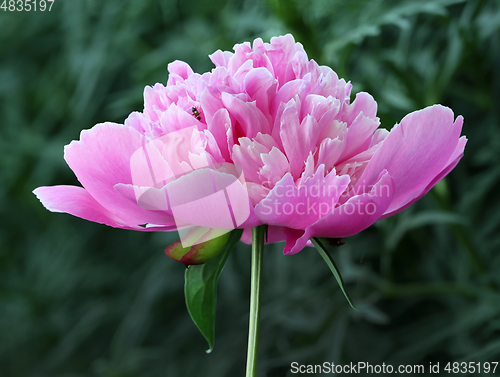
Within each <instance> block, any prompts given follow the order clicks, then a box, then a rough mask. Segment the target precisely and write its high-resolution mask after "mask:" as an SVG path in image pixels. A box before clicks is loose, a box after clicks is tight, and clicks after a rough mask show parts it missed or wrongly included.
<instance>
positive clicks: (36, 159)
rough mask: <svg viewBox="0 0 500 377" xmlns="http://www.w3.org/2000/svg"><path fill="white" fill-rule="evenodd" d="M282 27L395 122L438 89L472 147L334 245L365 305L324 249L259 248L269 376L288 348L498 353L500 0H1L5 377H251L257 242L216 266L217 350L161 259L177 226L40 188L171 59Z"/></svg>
mask: <svg viewBox="0 0 500 377" xmlns="http://www.w3.org/2000/svg"><path fill="white" fill-rule="evenodd" d="M287 32H291V33H293V34H294V36H295V38H296V39H297V40H298V41H300V42H301V43H302V44H303V45H304V47H305V49H306V51H307V52H308V53H309V56H310V57H311V58H314V59H315V60H317V61H318V62H319V63H321V64H327V65H329V66H331V67H332V68H333V69H334V70H336V71H337V72H338V73H339V75H340V76H341V77H344V78H346V79H347V80H351V82H352V83H353V85H354V90H353V91H354V92H357V91H360V90H366V91H369V92H370V93H371V94H372V95H373V96H374V97H375V99H376V100H377V101H378V103H379V116H380V117H381V119H382V125H383V126H384V127H386V128H391V127H392V125H393V124H395V123H396V122H398V121H399V120H400V119H401V118H402V117H403V116H404V115H405V114H406V113H408V112H411V111H414V110H417V109H420V108H422V107H425V106H427V105H430V104H433V103H442V104H445V105H447V106H450V107H451V108H452V109H453V110H454V112H455V114H456V115H458V114H462V115H463V116H464V118H465V126H464V134H466V135H467V136H468V138H469V143H468V145H467V147H466V151H465V156H464V158H463V159H462V161H461V162H460V164H459V165H458V167H457V168H456V169H455V170H454V171H453V172H452V173H451V174H450V175H449V176H448V177H447V178H446V180H445V181H443V182H442V183H440V184H439V185H438V186H437V187H436V188H435V189H433V190H432V191H431V192H430V193H429V194H428V195H427V196H426V197H425V198H423V199H422V200H420V201H419V202H418V203H417V204H416V205H414V206H413V207H411V208H410V209H408V210H407V211H405V212H403V213H401V214H399V215H397V216H395V217H393V218H389V219H385V220H383V221H379V222H378V223H377V224H376V225H375V226H373V227H371V228H369V229H368V230H366V231H364V232H362V233H361V234H359V235H357V236H355V237H351V238H349V239H346V240H345V241H346V245H344V246H342V247H340V248H338V249H335V250H334V251H333V253H334V256H335V259H336V260H337V262H338V265H339V267H340V269H341V271H342V273H343V275H344V278H345V281H346V282H347V285H348V288H349V291H350V292H351V295H352V298H353V300H354V301H355V303H356V305H357V306H359V308H360V309H361V310H362V311H363V312H364V313H365V314H363V315H361V314H359V313H357V312H355V311H354V310H352V309H350V308H349V305H348V304H347V302H346V300H345V299H344V297H343V295H342V293H341V291H340V289H339V288H338V285H337V284H336V282H335V280H334V278H333V276H332V275H331V273H330V271H329V270H328V268H327V266H326V265H325V264H324V262H323V261H322V260H321V258H320V256H319V255H318V253H317V252H316V251H315V250H314V249H309V248H307V249H305V250H303V251H302V252H301V253H299V254H297V255H295V256H287V257H284V256H283V255H282V247H283V245H281V244H278V245H273V246H271V247H267V248H266V251H265V259H264V269H265V271H264V275H263V298H262V317H261V336H260V350H259V351H260V358H259V373H260V374H259V375H260V376H269V377H274V376H276V377H278V376H291V375H292V374H291V373H290V363H291V362H292V361H297V362H299V363H301V364H313V363H322V362H324V361H330V362H335V363H341V364H346V363H349V362H351V361H352V362H357V361H366V362H370V363H372V364H382V362H385V363H386V364H392V365H394V366H397V365H399V364H412V365H413V364H423V365H425V366H426V370H427V369H428V368H427V366H428V365H429V362H433V363H436V362H440V366H441V371H442V370H443V367H444V366H445V364H446V362H448V361H467V362H468V361H476V362H483V361H500V337H499V335H500V294H499V289H500V277H499V276H500V253H499V250H500V234H499V224H500V198H499V194H498V193H499V190H500V185H499V183H500V126H499V116H500V70H499V67H500V1H498V0H489V1H460V0H404V1H390V0H373V1H362V0H354V1H352V0H351V1H345V0H338V1H337V0H336V1H333V0H330V1H327V0H324V1H320V0H314V1H313V0H311V1H299V0H269V1H264V0H261V1H250V0H247V1H238V0H218V1H197V0H192V1H183V2H181V1H175V0H147V1H145V0H141V1H139V0H130V1H120V0H106V1H97V0H56V1H55V3H54V4H53V8H52V11H51V12H50V13H49V12H47V11H46V12H44V13H42V12H37V13H33V12H31V13H28V12H8V11H7V12H5V11H3V10H0V169H1V171H0V202H1V206H0V211H1V212H0V215H1V216H0V224H1V225H0V376H2V377H3V376H5V377H11V376H13V377H14V376H15V377H17V376H19V377H20V376H30V377H31V376H33V377H35V376H44V377H45V376H47V377H48V376H50V377H63V376H64V377H77V376H78V377H80V376H82V377H83V376H99V377H101V376H102V377H104V376H106V377H128V376H145V377H150V376H151V377H153V376H169V377H170V376H173V377H175V376H188V377H197V376H203V377H212V376H213V377H221V376H229V377H233V376H236V377H237V376H243V375H244V366H245V357H246V337H247V321H248V309H249V307H248V306H249V304H248V301H249V269H250V268H249V266H250V250H249V247H248V246H246V245H243V244H241V245H240V246H239V247H238V249H237V250H235V252H234V253H233V255H231V257H230V259H229V262H228V265H227V267H226V269H225V270H224V271H223V274H222V276H221V280H220V285H219V302H218V312H217V327H216V344H215V350H214V352H213V353H212V354H210V355H206V354H205V350H206V348H207V345H206V343H205V341H204V339H203V337H202V336H201V335H200V334H199V333H198V331H197V329H196V327H195V326H194V325H193V324H192V322H191V320H190V318H189V315H188V313H187V311H186V309H185V306H184V301H183V273H184V271H183V270H184V266H183V265H181V264H179V263H176V262H174V261H172V260H170V259H169V258H167V257H166V256H165V255H164V253H163V250H164V249H165V247H167V246H168V245H169V244H170V243H171V242H173V241H174V240H175V239H176V234H174V233H148V234H145V233H140V232H132V231H126V230H119V229H112V228H109V227H106V226H104V225H99V224H94V223H90V222H87V221H84V220H81V219H78V218H74V217H72V216H70V215H65V214H54V213H50V212H48V211H46V210H45V209H44V208H43V207H42V205H41V204H40V203H39V202H38V200H37V199H36V198H35V196H34V195H33V194H32V193H31V191H32V190H33V189H34V188H36V187H38V186H42V185H54V184H78V182H77V181H76V179H75V177H74V175H73V174H72V172H71V170H70V169H69V168H68V167H67V165H66V164H65V162H64V160H63V146H64V145H66V144H68V143H69V142H70V141H71V140H73V139H78V138H79V133H80V131H81V130H82V129H87V128H90V127H92V126H93V125H94V124H96V123H99V122H103V121H115V122H123V120H124V119H125V118H126V116H127V115H128V113H130V112H131V111H134V110H138V111H141V110H142V106H143V102H142V92H143V88H144V86H146V85H152V84H154V83H155V82H163V83H165V82H166V80H167V72H166V65H167V64H168V63H169V62H171V61H173V60H175V59H179V60H184V61H186V62H188V63H189V64H190V65H191V66H192V67H193V69H194V70H195V71H197V72H203V71H206V70H210V69H211V67H212V65H211V62H210V61H209V59H208V57H207V55H208V54H210V53H212V52H213V51H215V50H216V49H223V50H229V49H231V48H232V46H233V45H234V44H235V43H240V42H243V41H248V40H253V39H254V38H256V37H262V38H263V39H264V40H265V41H269V39H270V37H272V36H274V35H281V34H284V33H287ZM424 168H425V167H424ZM499 373H500V367H499V368H498V370H497V372H496V374H497V375H498V374H499ZM442 374H444V373H442ZM475 375H479V374H477V373H476V374H475Z"/></svg>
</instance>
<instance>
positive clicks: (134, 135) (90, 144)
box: [64, 123, 171, 226]
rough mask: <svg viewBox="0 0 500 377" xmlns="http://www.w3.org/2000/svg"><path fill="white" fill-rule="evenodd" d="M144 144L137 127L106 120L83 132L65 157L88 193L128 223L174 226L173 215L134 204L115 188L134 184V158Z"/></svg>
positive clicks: (65, 153)
mask: <svg viewBox="0 0 500 377" xmlns="http://www.w3.org/2000/svg"><path fill="white" fill-rule="evenodd" d="M144 145H146V140H145V138H144V137H143V136H142V135H141V134H139V133H138V132H137V131H136V130H134V129H132V128H129V127H125V126H122V125H119V124H113V123H103V124H98V125H96V126H94V127H93V128H92V129H90V130H85V131H82V133H81V138H80V141H72V142H71V143H70V144H69V145H67V146H66V147H65V149H64V158H65V159H66V162H67V163H68V165H69V166H70V168H71V169H72V170H73V172H74V173H75V175H76V176H77V178H78V180H79V181H80V182H81V183H82V185H83V186H84V187H85V189H86V190H87V191H88V193H89V194H90V195H91V196H92V197H93V198H94V199H95V200H96V201H97V202H98V203H99V204H100V205H102V206H103V207H104V208H106V209H107V210H108V211H109V212H111V213H113V214H114V215H115V216H116V217H117V218H120V219H122V221H123V222H124V223H126V224H127V225H129V226H134V225H139V224H146V223H152V224H159V225H170V224H171V221H170V218H169V216H166V215H165V214H162V213H161V212H158V211H148V210H146V209H143V208H141V207H139V206H138V205H134V204H133V203H131V202H130V201H129V200H127V199H126V198H124V197H123V196H122V195H120V193H118V192H117V191H116V190H115V189H114V186H115V185H116V184H118V183H124V184H133V182H132V175H131V167H130V159H131V157H132V155H133V154H134V152H136V151H137V150H138V149H140V148H142V147H143V146H144Z"/></svg>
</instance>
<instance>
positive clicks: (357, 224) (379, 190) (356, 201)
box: [283, 171, 394, 254]
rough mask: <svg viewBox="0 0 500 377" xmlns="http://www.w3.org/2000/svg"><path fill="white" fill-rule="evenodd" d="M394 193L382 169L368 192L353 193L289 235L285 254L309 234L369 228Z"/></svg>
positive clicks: (347, 233)
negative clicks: (336, 205)
mask: <svg viewBox="0 0 500 377" xmlns="http://www.w3.org/2000/svg"><path fill="white" fill-rule="evenodd" d="M393 194H394V183H393V180H392V178H391V176H390V175H389V174H388V173H387V171H383V172H382V173H381V174H380V177H379V179H378V181H377V183H376V184H375V185H374V186H373V187H372V189H371V190H370V192H368V193H364V194H362V195H358V196H354V197H352V198H351V199H349V200H348V201H347V202H345V203H344V204H342V205H341V206H339V207H337V208H335V210H334V212H333V213H332V214H330V215H328V216H326V217H324V218H322V219H321V220H319V221H317V222H316V223H314V224H313V225H311V226H310V227H308V228H306V229H305V232H304V234H303V235H300V232H296V234H295V237H293V235H292V234H288V237H287V243H286V245H285V249H284V250H283V253H284V254H296V253H298V252H299V251H300V250H302V249H303V248H304V247H305V246H306V245H307V242H308V241H309V239H310V238H312V237H328V238H342V237H349V236H352V235H354V234H356V233H359V232H361V231H362V230H364V229H366V228H368V227H369V226H370V225H372V224H373V223H374V222H375V221H377V220H378V219H379V218H380V216H382V214H383V213H384V212H385V210H386V209H387V207H388V206H389V204H390V203H391V200H392V198H393Z"/></svg>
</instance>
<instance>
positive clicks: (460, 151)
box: [382, 136, 467, 218]
mask: <svg viewBox="0 0 500 377" xmlns="http://www.w3.org/2000/svg"><path fill="white" fill-rule="evenodd" d="M466 143H467V138H466V137H465V136H462V137H461V138H460V139H459V140H458V144H457V147H456V148H455V151H454V152H453V154H452V156H451V157H450V159H449V160H448V165H447V166H446V168H444V169H443V170H442V171H441V172H440V173H439V174H438V175H437V176H436V177H435V178H434V179H433V180H432V182H431V183H429V184H428V185H427V187H426V188H425V189H424V190H423V191H422V192H421V193H420V194H418V195H417V196H416V197H415V198H414V199H413V200H411V201H410V202H408V203H407V204H405V205H404V206H402V207H399V208H397V209H395V210H394V211H392V212H386V213H384V216H382V218H385V217H389V216H392V215H395V214H396V213H398V212H401V211H403V210H404V209H406V208H408V207H409V206H411V205H412V204H413V203H415V202H416V201H417V200H418V199H420V198H421V197H422V196H424V195H425V194H427V193H428V192H429V190H430V189H431V188H433V187H434V185H436V184H437V183H438V182H439V181H440V180H441V179H443V178H444V177H446V176H447V175H448V174H449V173H450V172H451V171H452V170H453V169H454V168H455V166H457V164H458V162H459V161H460V159H461V158H462V156H463V155H464V148H465V144H466Z"/></svg>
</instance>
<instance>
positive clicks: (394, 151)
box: [353, 105, 463, 213]
mask: <svg viewBox="0 0 500 377" xmlns="http://www.w3.org/2000/svg"><path fill="white" fill-rule="evenodd" d="M462 123H463V118H462V117H461V116H459V117H458V118H457V120H456V121H455V122H453V112H452V111H451V109H449V108H447V107H444V106H441V105H434V106H431V107H427V108H425V109H423V110H419V111H415V112H413V113H411V114H408V115H407V116H405V117H404V118H403V120H402V121H401V124H399V125H396V126H394V128H393V129H392V130H391V132H390V133H389V135H388V136H387V137H386V138H385V140H384V141H383V142H382V144H381V145H380V148H378V150H377V151H376V152H375V154H374V155H373V157H372V159H371V160H370V162H369V163H368V165H367V167H366V169H365V171H364V173H363V175H362V176H361V177H360V179H359V180H358V182H357V184H356V186H357V187H356V186H355V187H354V188H353V190H355V191H354V192H366V187H370V185H372V184H373V183H374V182H375V181H376V179H377V177H378V175H379V173H380V172H381V171H382V170H384V169H387V171H388V172H389V174H390V175H391V177H392V178H393V180H394V185H395V191H394V198H393V201H392V203H391V204H390V206H389V208H388V209H387V213H390V212H393V211H395V210H396V209H398V208H400V207H403V206H405V205H406V204H408V203H409V202H411V201H412V200H413V199H414V198H415V197H417V196H418V195H419V194H420V193H421V192H422V191H423V190H424V189H425V188H426V187H427V186H428V185H429V184H430V183H431V182H432V181H433V180H434V178H435V177H436V176H437V175H439V173H440V172H441V171H443V169H445V168H446V166H447V165H448V164H449V160H450V158H451V156H452V154H453V152H454V151H455V149H456V148H457V143H458V139H459V137H460V132H461V129H462ZM356 190H360V191H356Z"/></svg>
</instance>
